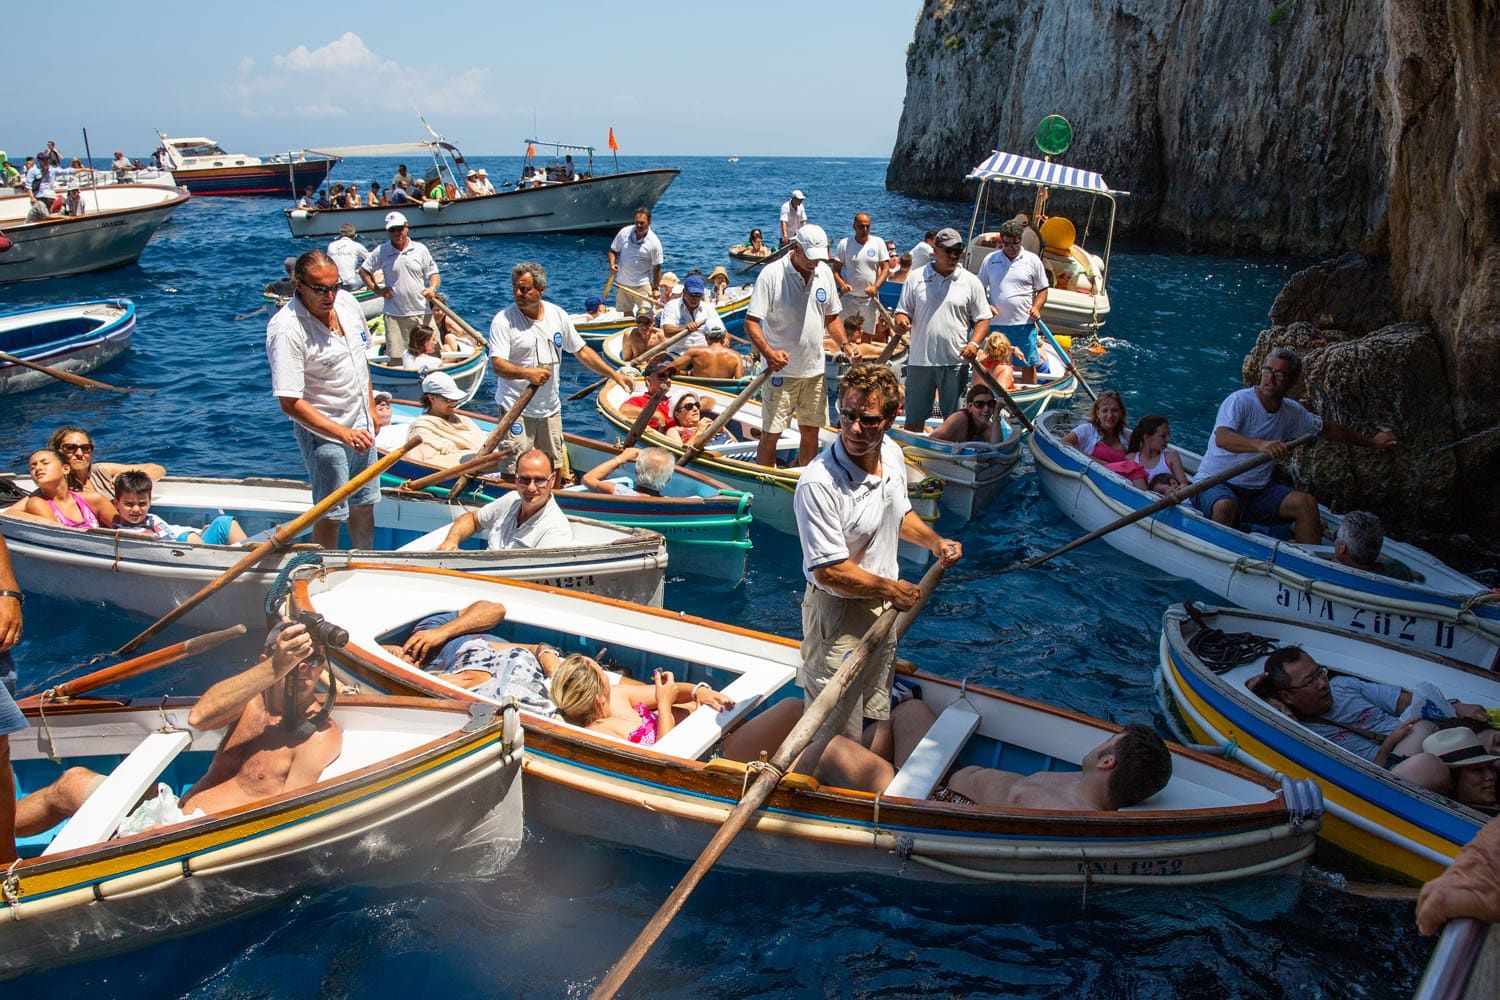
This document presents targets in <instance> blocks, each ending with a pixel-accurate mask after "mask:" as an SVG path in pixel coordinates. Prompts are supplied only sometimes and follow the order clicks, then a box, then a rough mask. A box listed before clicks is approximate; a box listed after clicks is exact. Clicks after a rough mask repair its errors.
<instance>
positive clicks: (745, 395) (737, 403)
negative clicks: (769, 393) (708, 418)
mask: <svg viewBox="0 0 1500 1000" xmlns="http://www.w3.org/2000/svg"><path fill="white" fill-rule="evenodd" d="M772 374H773V373H772V371H771V369H769V368H767V369H765V370H764V371H762V372H761V373H760V374H759V375H757V376H755V377H754V378H753V379H751V380H750V383H749V384H748V385H746V386H745V388H743V389H741V390H740V394H739V395H738V396H736V397H734V398H733V399H732V400H730V401H729V402H728V404H726V405H725V407H724V410H723V412H721V413H720V414H719V415H718V416H717V417H715V418H714V422H713V423H711V424H709V425H708V426H707V427H705V428H703V429H702V430H700V431H699V432H698V433H697V434H695V435H693V439H692V440H691V441H689V442H688V446H687V447H686V448H684V449H683V452H682V457H681V458H679V459H678V460H677V464H678V465H679V466H682V465H687V464H688V463H689V462H691V461H692V460H693V459H695V458H697V457H698V456H699V455H701V454H703V449H705V448H707V447H708V443H709V442H710V441H712V440H713V439H714V436H715V435H716V434H718V433H719V432H720V431H722V430H723V429H724V425H725V424H727V423H729V418H730V417H732V416H734V415H735V414H736V413H738V412H739V409H740V407H742V406H744V405H745V404H746V403H747V402H749V400H750V397H751V396H753V395H755V394H756V393H757V392H759V391H760V387H761V386H763V385H765V384H766V379H768V378H770V377H771V375H772Z"/></svg>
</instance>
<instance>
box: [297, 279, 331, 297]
mask: <svg viewBox="0 0 1500 1000" xmlns="http://www.w3.org/2000/svg"><path fill="white" fill-rule="evenodd" d="M302 287H303V288H305V289H307V290H308V291H309V292H312V293H313V294H314V295H332V294H333V293H334V292H337V291H338V290H339V285H338V282H334V283H333V284H331V285H314V284H313V283H312V282H310V281H304V282H302Z"/></svg>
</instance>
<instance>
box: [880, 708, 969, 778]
mask: <svg viewBox="0 0 1500 1000" xmlns="http://www.w3.org/2000/svg"><path fill="white" fill-rule="evenodd" d="M978 728H979V715H978V714H977V713H975V712H973V711H970V710H969V709H967V708H964V707H962V706H960V705H958V704H953V705H949V706H948V707H947V708H945V709H943V714H942V715H939V716H938V717H937V720H936V721H934V722H933V724H932V725H931V726H930V727H928V729H927V732H926V733H924V734H923V735H922V739H921V742H919V743H918V744H917V747H916V749H915V750H913V751H912V752H911V756H910V757H908V758H906V763H905V764H902V765H901V770H899V771H897V772H896V776H895V777H894V778H892V779H891V783H890V784H889V785H886V786H885V792H884V793H883V794H885V795H887V796H898V797H900V798H903V799H925V798H927V797H928V796H929V795H931V794H932V793H933V790H934V789H936V788H937V786H938V782H939V781H941V780H943V775H945V774H947V773H948V768H950V767H952V766H953V762H954V761H955V760H957V759H958V755H959V753H960V752H961V751H962V750H963V748H964V744H965V743H967V742H968V741H969V737H970V736H973V735H974V730H976V729H978Z"/></svg>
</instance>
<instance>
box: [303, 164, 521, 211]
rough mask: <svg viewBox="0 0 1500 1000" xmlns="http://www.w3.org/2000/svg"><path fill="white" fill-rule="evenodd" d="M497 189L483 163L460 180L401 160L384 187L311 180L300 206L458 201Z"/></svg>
mask: <svg viewBox="0 0 1500 1000" xmlns="http://www.w3.org/2000/svg"><path fill="white" fill-rule="evenodd" d="M494 193H495V185H494V184H493V183H491V181H490V176H489V171H487V170H485V169H484V168H483V167H479V168H477V169H471V170H469V171H468V173H467V174H466V175H465V178H464V182H463V183H462V184H460V183H459V182H458V177H457V175H454V174H438V175H437V176H435V177H432V178H429V179H423V178H421V177H414V176H412V175H411V173H410V172H409V171H408V170H407V167H406V164H404V163H402V164H399V165H398V166H397V167H396V174H395V176H394V177H392V178H391V183H390V185H389V186H388V187H381V186H380V182H379V181H371V182H370V187H369V189H368V190H366V191H365V192H364V193H363V194H361V193H360V188H359V186H358V185H356V184H354V183H349V184H334V185H332V186H331V187H326V188H322V187H318V186H317V185H313V184H309V185H307V186H306V187H304V188H303V189H302V196H301V197H300V198H298V199H297V207H298V208H300V209H304V210H306V211H310V212H326V211H328V210H330V209H335V208H381V207H386V206H391V205H410V204H420V203H421V202H424V201H455V200H457V199H459V198H478V197H480V196H482V195H488V194H494Z"/></svg>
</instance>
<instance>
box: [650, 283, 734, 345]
mask: <svg viewBox="0 0 1500 1000" xmlns="http://www.w3.org/2000/svg"><path fill="white" fill-rule="evenodd" d="M706 291H708V286H707V285H706V284H704V282H703V276H702V275H701V274H690V275H688V276H687V279H686V280H685V281H683V283H682V297H681V298H676V299H672V300H670V301H669V302H667V307H666V308H665V309H663V310H662V313H661V328H662V332H663V333H665V334H666V335H667V337H669V338H670V337H675V336H677V334H679V333H681V332H682V331H684V330H687V331H688V335H687V337H686V338H684V339H683V340H681V341H678V343H677V346H676V347H674V348H672V353H673V354H681V353H683V352H684V351H688V350H691V349H692V348H695V347H707V346H708V338H707V336H706V335H705V331H707V330H724V329H725V327H724V320H723V319H722V318H720V316H719V311H718V310H717V309H715V308H714V307H713V305H712V304H710V303H709V301H708V299H707V298H706V297H705V295H704V293H705V292H706ZM726 332H727V331H726Z"/></svg>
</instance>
